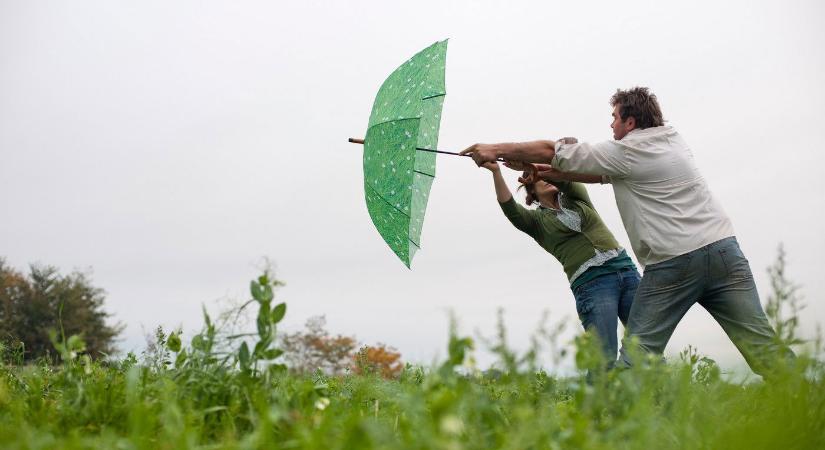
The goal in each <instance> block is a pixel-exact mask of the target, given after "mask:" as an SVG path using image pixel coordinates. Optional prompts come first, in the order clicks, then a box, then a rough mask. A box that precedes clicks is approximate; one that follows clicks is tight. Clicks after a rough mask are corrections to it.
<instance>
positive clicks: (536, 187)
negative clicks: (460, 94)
mask: <svg viewBox="0 0 825 450" xmlns="http://www.w3.org/2000/svg"><path fill="white" fill-rule="evenodd" d="M482 167H484V168H485V169H487V170H489V171H490V172H492V174H493V182H494V184H495V188H496V198H497V199H498V202H499V205H500V206H501V209H502V211H504V215H505V216H507V218H508V219H509V220H510V222H512V224H513V225H514V226H515V227H516V228H518V229H519V230H521V231H523V232H525V233H527V234H528V235H530V236H531V237H532V238H533V239H535V240H536V242H538V243H539V245H541V246H542V247H543V248H544V249H545V250H547V252H549V253H550V254H551V255H553V256H555V257H556V259H558V260H559V262H560V263H561V264H562V266H563V267H564V271H565V273H566V274H567V278H568V280H569V281H570V289H571V290H572V291H573V297H574V298H575V299H576V312H577V313H578V315H579V319H580V320H581V322H582V325H583V326H584V328H585V330H590V331H594V332H595V333H596V334H597V336H598V337H599V340H600V342H601V345H602V349H603V351H604V354H605V357H606V360H607V364H608V367H612V366H613V364H614V363H615V361H616V353H617V351H618V339H617V337H616V327H617V325H618V324H617V320H616V318H617V317H618V319H619V320H621V321H622V324H626V323H627V317H628V314H629V313H630V305H631V304H632V303H633V296H634V295H635V294H636V287H637V286H638V284H639V279H640V278H641V277H640V276H639V272H637V271H636V266H635V265H634V264H633V261H632V260H631V259H630V257H628V256H627V253H626V252H625V251H624V249H622V248H621V246H620V245H619V243H618V242H617V241H616V239H615V238H614V237H613V234H611V233H610V230H608V229H607V227H606V226H605V224H604V222H602V219H601V217H599V214H598V213H597V212H596V210H595V209H594V208H593V203H591V201H590V197H589V196H588V195H587V190H586V189H585V187H584V185H583V184H581V183H577V182H556V181H554V182H552V183H548V182H546V181H544V180H540V179H538V171H537V168H536V166H534V165H531V164H527V165H521V164H519V163H508V167H511V168H527V169H529V172H525V177H524V178H519V181H520V182H522V183H523V186H524V188H525V189H526V191H527V205H531V204H533V203H538V204H539V207H538V209H535V210H531V209H527V208H524V207H523V206H521V205H519V204H518V203H516V201H515V200H514V199H513V195H512V193H511V192H510V189H509V188H508V187H507V184H506V183H505V182H504V178H503V177H502V175H501V168H500V167H499V165H498V163H495V162H491V163H485V164H484V165H483V166H482Z"/></svg>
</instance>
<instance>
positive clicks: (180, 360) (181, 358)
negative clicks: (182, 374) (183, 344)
mask: <svg viewBox="0 0 825 450" xmlns="http://www.w3.org/2000/svg"><path fill="white" fill-rule="evenodd" d="M187 356H188V355H187V354H186V350H183V351H181V352H180V353H178V356H177V357H176V358H175V367H178V368H180V367H181V366H182V365H183V363H185V362H186V358H187Z"/></svg>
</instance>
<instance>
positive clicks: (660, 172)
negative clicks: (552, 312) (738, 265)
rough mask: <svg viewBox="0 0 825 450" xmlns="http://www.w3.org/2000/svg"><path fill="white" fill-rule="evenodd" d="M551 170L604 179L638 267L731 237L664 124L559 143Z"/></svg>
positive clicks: (685, 151)
mask: <svg viewBox="0 0 825 450" xmlns="http://www.w3.org/2000/svg"><path fill="white" fill-rule="evenodd" d="M552 165H553V167H554V168H556V169H558V170H561V171H564V172H573V173H584V174H591V175H603V176H604V175H606V176H607V179H608V181H609V182H610V183H611V184H612V186H613V193H614V194H615V197H616V206H617V207H618V208H619V213H620V214H621V217H622V222H623V223H624V227H625V230H626V231H627V235H628V237H629V238H630V245H631V247H632V248H633V252H634V253H635V254H636V258H637V259H638V260H639V264H641V265H642V266H647V265H649V264H656V263H659V262H663V261H667V260H668V259H671V258H675V257H677V256H679V255H683V254H685V253H688V252H691V251H693V250H696V249H698V248H701V247H704V246H705V245H708V244H711V243H713V242H716V241H718V240H720V239H724V238H726V237H730V236H733V235H734V230H733V224H732V223H731V221H730V219H729V218H728V216H727V214H726V213H725V211H724V210H723V209H722V206H721V205H720V204H719V202H717V201H716V200H715V199H714V198H713V195H712V194H711V192H710V189H708V185H707V182H706V181H705V179H704V178H703V177H702V175H701V174H700V173H699V170H698V169H697V168H696V165H695V163H694V160H693V153H692V152H691V151H690V148H689V147H688V145H687V143H686V142H685V141H684V139H682V137H681V136H680V135H679V133H678V132H676V130H675V129H674V128H673V127H671V126H669V125H665V126H661V127H652V128H645V129H643V130H642V129H636V130H633V131H631V132H630V133H628V134H627V135H626V136H625V137H624V138H623V139H621V140H619V141H605V142H600V143H597V144H589V143H586V142H583V143H576V144H564V143H561V142H560V143H558V144H557V145H556V156H555V157H554V158H553V161H552Z"/></svg>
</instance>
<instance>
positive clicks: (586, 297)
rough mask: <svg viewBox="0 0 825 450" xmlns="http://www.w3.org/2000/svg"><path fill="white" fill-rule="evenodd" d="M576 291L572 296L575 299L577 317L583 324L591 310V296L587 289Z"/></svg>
mask: <svg viewBox="0 0 825 450" xmlns="http://www.w3.org/2000/svg"><path fill="white" fill-rule="evenodd" d="M576 291H577V293H576V294H575V295H574V298H575V299H576V313H577V314H578V315H579V319H580V320H581V321H582V322H585V319H586V318H587V315H588V314H590V311H592V310H593V296H592V295H591V294H590V293H589V292H588V291H587V289H577V290H576Z"/></svg>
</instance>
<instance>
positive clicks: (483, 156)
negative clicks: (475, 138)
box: [459, 144, 498, 167]
mask: <svg viewBox="0 0 825 450" xmlns="http://www.w3.org/2000/svg"><path fill="white" fill-rule="evenodd" d="M459 155H471V156H472V157H473V161H475V162H476V164H477V165H478V166H479V167H481V166H482V165H484V163H488V162H495V160H496V158H497V157H498V155H497V154H496V146H495V145H492V144H473V145H471V146H469V147H467V148H466V149H464V150H462V151H461V152H459ZM496 166H498V165H496Z"/></svg>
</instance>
